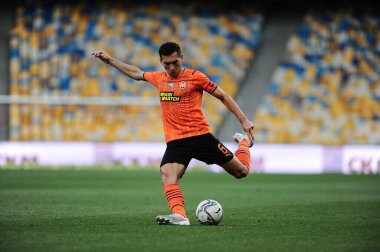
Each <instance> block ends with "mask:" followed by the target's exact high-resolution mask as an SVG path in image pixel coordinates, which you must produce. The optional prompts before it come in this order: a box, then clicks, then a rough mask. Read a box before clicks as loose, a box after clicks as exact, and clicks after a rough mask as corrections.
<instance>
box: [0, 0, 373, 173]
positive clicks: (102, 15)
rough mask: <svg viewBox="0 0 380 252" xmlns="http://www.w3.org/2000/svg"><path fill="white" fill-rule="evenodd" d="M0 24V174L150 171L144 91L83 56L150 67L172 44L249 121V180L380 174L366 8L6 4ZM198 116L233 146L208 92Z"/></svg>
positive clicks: (153, 102) (154, 142)
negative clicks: (75, 168)
mask: <svg viewBox="0 0 380 252" xmlns="http://www.w3.org/2000/svg"><path fill="white" fill-rule="evenodd" d="M0 23H1V26H0V60H1V62H0V141H1V142H0V165H1V166H3V167H8V166H12V167H13V166H14V165H36V166H39V165H48V166H49V165H52V166H55V165H88V166H92V165H123V166H128V165H133V164H137V165H139V166H145V165H153V166H157V165H158V164H159V162H160V158H161V156H162V154H163V151H164V149H165V141H164V134H163V127H162V121H161V111H160V107H159V100H158V98H157V92H156V90H155V88H153V87H152V86H151V85H149V84H147V83H144V82H142V81H140V82H137V81H134V80H131V79H129V78H127V77H126V76H124V75H123V74H122V73H120V72H119V71H117V70H116V69H114V68H112V67H110V66H108V65H105V64H103V63H102V62H100V61H99V60H96V59H95V58H93V57H92V56H91V52H93V51H95V50H105V51H107V52H109V53H110V54H111V55H112V56H114V57H116V58H118V59H120V60H122V61H124V62H127V63H130V64H132V65H136V66H138V67H140V68H141V69H143V70H144V71H160V70H162V66H161V65H160V62H159V57H158V53H157V52H158V48H159V46H160V45H161V43H163V42H165V41H175V42H177V43H179V44H180V45H181V47H182V50H183V53H184V65H185V67H186V68H196V69H198V70H200V71H202V72H204V73H206V75H208V76H209V78H210V79H211V80H212V81H213V82H215V83H217V84H218V85H220V86H221V87H222V88H223V89H224V90H225V91H226V92H228V93H229V94H230V95H231V96H232V97H234V98H235V100H236V101H237V103H238V104H239V105H240V107H241V108H242V110H243V111H244V112H245V114H246V115H247V116H248V117H249V118H250V119H251V120H252V121H253V122H254V124H255V135H256V145H255V146H254V148H253V150H252V165H253V169H252V171H253V172H268V173H270V172H274V173H278V172H280V173H321V172H343V173H365V174H368V173H371V174H372V173H375V174H379V173H380V147H379V145H380V12H379V8H378V4H377V3H376V1H359V2H355V1H352V2H350V1H307V3H306V1H300V0H293V1H286V3H283V1H274V0H272V1H228V0H226V1H207V3H205V2H204V1H203V2H202V1H191V3H184V2H178V1H108V2H104V1H13V3H8V4H6V5H4V6H3V7H2V8H1V9H0ZM204 113H205V116H206V118H207V120H208V121H209V123H210V125H211V126H212V128H213V133H214V134H215V135H216V136H217V137H218V138H219V139H220V140H222V141H223V142H226V143H227V145H228V146H229V147H230V148H231V149H235V148H236V145H235V144H234V143H232V135H233V133H234V132H235V131H241V125H240V124H239V122H238V121H237V120H236V118H234V116H233V115H232V114H231V113H229V111H226V108H225V107H224V106H223V105H222V103H220V102H219V101H218V100H216V99H214V98H213V97H212V96H210V95H207V94H205V95H204ZM202 165H204V164H200V163H197V162H196V161H194V163H193V166H202ZM209 169H211V170H214V171H219V168H217V167H213V166H211V167H209Z"/></svg>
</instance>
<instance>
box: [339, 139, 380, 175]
mask: <svg viewBox="0 0 380 252" xmlns="http://www.w3.org/2000/svg"><path fill="white" fill-rule="evenodd" d="M342 171H343V173H345V174H380V146H363V145H360V146H344V147H343V164H342Z"/></svg>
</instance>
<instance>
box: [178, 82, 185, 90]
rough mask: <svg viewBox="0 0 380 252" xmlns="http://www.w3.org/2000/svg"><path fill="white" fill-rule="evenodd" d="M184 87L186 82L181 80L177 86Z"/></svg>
mask: <svg viewBox="0 0 380 252" xmlns="http://www.w3.org/2000/svg"><path fill="white" fill-rule="evenodd" d="M185 87H186V82H184V81H181V83H180V84H179V88H180V89H184V88H185Z"/></svg>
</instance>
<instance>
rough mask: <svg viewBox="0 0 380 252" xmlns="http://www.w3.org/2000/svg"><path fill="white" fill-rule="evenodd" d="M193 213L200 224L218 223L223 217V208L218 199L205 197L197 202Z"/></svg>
mask: <svg viewBox="0 0 380 252" xmlns="http://www.w3.org/2000/svg"><path fill="white" fill-rule="evenodd" d="M195 215H196V217H197V221H198V222H199V223H200V224H202V225H218V224H219V223H220V221H221V220H222V217H223V208H222V206H221V205H220V204H219V202H218V201H216V200H213V199H207V200H204V201H202V202H201V203H199V205H198V206H197V210H196V211H195Z"/></svg>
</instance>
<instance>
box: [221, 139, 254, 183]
mask: <svg viewBox="0 0 380 252" xmlns="http://www.w3.org/2000/svg"><path fill="white" fill-rule="evenodd" d="M233 138H234V140H235V142H236V143H238V144H239V147H238V149H237V150H236V151H235V156H234V158H233V159H232V160H231V161H229V162H227V163H225V164H222V165H221V166H222V167H223V168H224V169H225V170H226V171H227V172H228V173H230V174H231V175H233V176H234V177H236V178H238V179H240V178H243V177H246V176H247V175H248V173H249V169H250V164H251V154H250V152H249V148H250V147H252V146H253V142H252V141H250V140H249V138H248V136H246V135H243V134H241V133H235V134H234V136H233Z"/></svg>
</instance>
